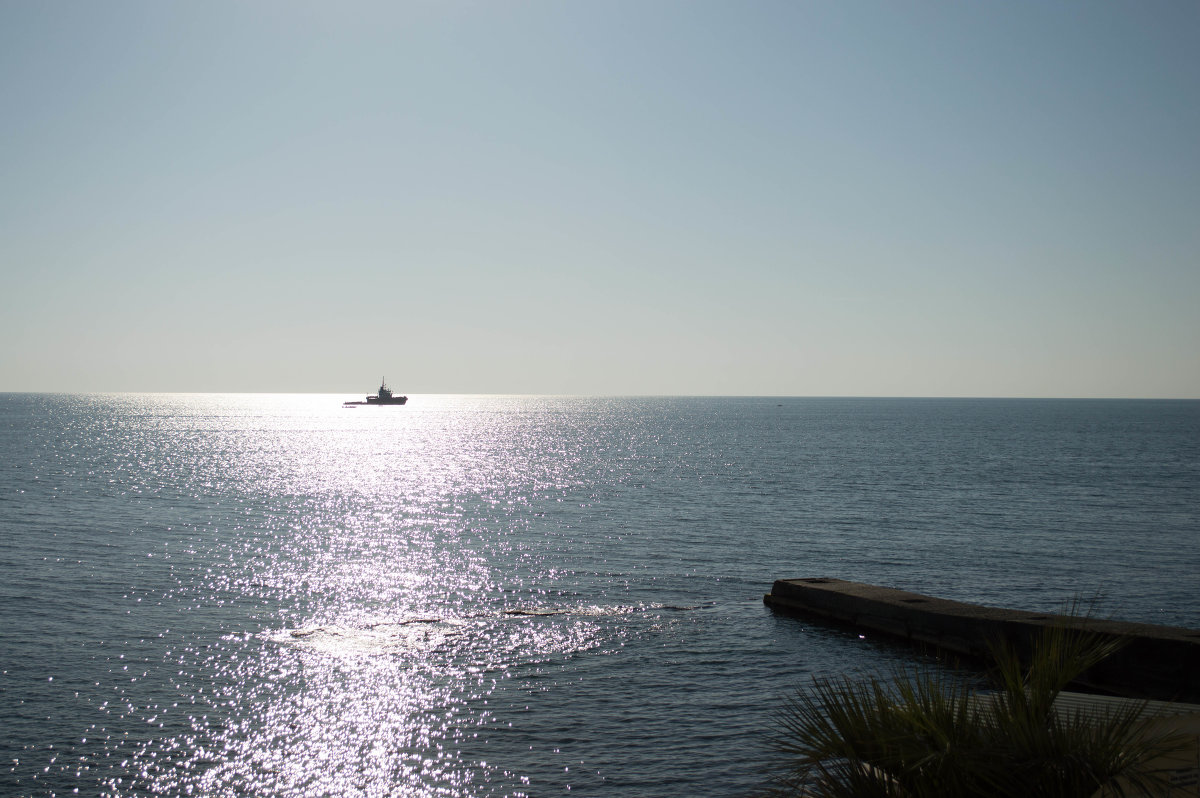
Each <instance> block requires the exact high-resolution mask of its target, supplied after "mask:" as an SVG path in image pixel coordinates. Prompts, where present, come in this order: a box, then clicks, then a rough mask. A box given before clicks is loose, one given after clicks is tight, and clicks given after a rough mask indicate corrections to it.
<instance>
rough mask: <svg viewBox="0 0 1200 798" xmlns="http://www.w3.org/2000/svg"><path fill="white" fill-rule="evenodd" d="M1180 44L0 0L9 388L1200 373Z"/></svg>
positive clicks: (880, 387)
mask: <svg viewBox="0 0 1200 798" xmlns="http://www.w3.org/2000/svg"><path fill="white" fill-rule="evenodd" d="M1198 40H1200V4H1197V3H1193V2H1183V1H1182V0H1180V1H1179V2H1144V3H1143V2H1136V3H1135V2H1107V0H1097V1H1096V2H1077V3H1065V2H1064V3H1047V2H1043V0H1037V1H1036V2H1023V1H1022V0H1015V1H1011V2H1010V1H1007V0H1006V1H1005V2H971V3H964V2H957V1H955V2H894V0H887V2H869V1H867V0H863V2H858V1H857V0H855V1H854V2H824V1H822V2H817V1H816V0H812V1H811V2H810V1H808V0H786V1H781V2H758V1H756V0H747V1H745V2H743V0H737V1H736V2H734V1H733V0H727V1H725V2H708V1H707V0H689V1H688V2H676V1H675V0H654V1H653V2H646V1H645V0H635V1H633V2H628V1H626V0H602V1H600V2H574V1H573V0H569V1H567V0H562V1H559V2H538V1H536V0H535V1H531V2H525V1H523V0H509V1H496V2H467V1H465V0H440V1H439V2H434V1H433V0H413V1H412V2H392V1H390V0H389V1H388V2H363V1H360V0H350V1H349V2H336V3H334V2H292V1H291V0H288V2H282V1H279V2H275V1H271V2H267V1H261V2H259V1H255V0H249V1H243V0H238V1H237V2H231V1H230V0H206V2H203V3H162V2H157V0H144V1H139V2H127V1H126V0H106V2H103V3H80V2H66V1H65V0H47V1H46V2H23V1H22V0H0V342H2V344H0V391H81V392H85V391H216V392H226V391H254V392H259V391H265V392H276V391H278V392H308V391H312V392H333V393H346V394H364V393H368V392H373V390H374V388H375V387H376V385H377V384H378V380H379V378H380V377H381V376H385V375H386V377H387V378H388V382H389V383H390V384H391V386H392V387H393V388H394V389H396V390H397V391H400V392H405V393H410V394H420V393H489V394H494V393H505V394H507V393H519V394H601V395H764V396H765V395H770V396H988V397H993V396H1019V397H1149V398H1200V47H1198V46H1197V41H1198Z"/></svg>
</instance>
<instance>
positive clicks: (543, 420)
mask: <svg viewBox="0 0 1200 798" xmlns="http://www.w3.org/2000/svg"><path fill="white" fill-rule="evenodd" d="M347 398H353V397H345V396H335V395H268V394H263V395H252V394H227V395H218V394H193V395H185V394H91V395H66V394H0V795H3V796H65V795H89V796H142V795H170V796H191V795H194V796H297V797H299V796H380V797H382V796H431V797H432V796H439V797H441V796H444V797H445V798H465V797H466V796H514V797H516V796H565V795H584V796H615V797H617V798H621V797H623V796H629V797H633V796H684V795H687V796H753V795H757V794H760V793H761V791H762V790H763V789H765V788H767V787H769V786H770V785H771V784H772V778H773V774H775V773H777V771H778V768H779V767H780V765H781V760H780V758H779V756H780V755H779V754H778V753H777V750H776V747H775V743H774V741H775V740H776V739H777V736H778V733H779V731H780V728H781V726H780V721H781V717H782V715H781V713H782V712H783V707H784V706H785V705H786V702H787V701H788V700H789V698H790V697H791V696H794V695H796V693H797V691H800V690H804V689H806V687H807V686H809V685H811V684H812V682H813V679H814V678H821V677H828V676H839V675H843V674H845V675H850V676H866V675H871V674H889V673H896V672H899V671H900V670H903V669H906V668H911V667H937V666H936V664H934V663H930V662H925V661H924V660H922V659H921V657H920V656H919V655H918V654H916V653H914V651H912V650H911V649H908V648H906V647H904V646H899V645H895V644H893V643H891V642H889V641H887V640H884V639H879V638H877V637H876V636H875V635H869V634H868V635H864V634H861V633H859V632H857V631H855V630H850V629H844V628H838V627H832V626H827V625H822V624H819V623H814V622H812V621H806V620H803V619H798V618H792V617H786V616H782V615H778V614H776V613H774V612H773V611H771V610H770V609H769V608H767V607H766V606H764V604H763V600H762V597H763V594H764V593H766V592H767V591H769V590H770V587H771V584H772V582H773V581H774V580H776V579H780V578H798V577H836V578H841V579H849V580H857V581H863V582H869V583H874V584H880V585H888V586H892V587H898V588H904V589H907V590H913V591H917V592H921V593H927V594H932V595H935V596H940V597H945V598H952V599H958V600H962V601H970V602H979V603H984V604H990V605H996V606H1004V607H1012V608H1022V609H1031V610H1046V611H1056V610H1062V609H1064V608H1067V607H1069V606H1072V605H1073V604H1074V605H1078V604H1079V603H1080V602H1082V603H1083V604H1084V605H1086V607H1087V609H1088V611H1089V612H1092V613H1093V614H1099V615H1103V616H1105V617H1113V618H1120V619H1124V620H1132V621H1144V622H1151V623H1161V624H1170V625H1177V626H1186V627H1190V628H1200V402H1197V401H1126V400H1007V399H1006V400H990V399H853V398H778V397H766V398H658V397H656V398H612V397H600V398H588V397H547V396H435V395H415V396H411V397H410V399H409V402H408V404H407V405H406V406H403V407H367V406H359V407H350V408H344V407H342V401H343V400H344V399H347Z"/></svg>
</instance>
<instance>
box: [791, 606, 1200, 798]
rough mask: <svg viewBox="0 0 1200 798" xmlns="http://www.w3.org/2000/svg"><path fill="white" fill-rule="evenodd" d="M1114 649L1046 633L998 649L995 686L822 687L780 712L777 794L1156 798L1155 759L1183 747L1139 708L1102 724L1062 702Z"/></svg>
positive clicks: (930, 676) (917, 677)
mask: <svg viewBox="0 0 1200 798" xmlns="http://www.w3.org/2000/svg"><path fill="white" fill-rule="evenodd" d="M1116 647H1117V646H1116V645H1115V644H1113V643H1111V642H1106V641H1103V640H1101V639H1099V638H1097V637H1096V636H1094V635H1090V634H1087V633H1086V632H1084V631H1081V630H1079V629H1073V628H1064V627H1056V628H1052V629H1048V630H1046V632H1045V633H1044V634H1042V635H1041V636H1040V637H1038V639H1037V640H1036V641H1034V644H1033V645H1032V647H1031V648H1030V649H1029V650H1028V651H1027V652H1024V653H1023V652H1021V651H1018V649H1016V648H1015V647H1013V646H1011V645H999V646H997V647H996V648H995V649H994V656H995V670H994V682H995V684H994V687H993V688H992V689H989V690H982V689H979V687H978V685H976V684H972V683H970V682H968V681H966V680H965V679H963V678H961V677H956V676H955V675H953V674H946V673H938V672H934V671H931V670H923V671H915V672H907V673H902V674H900V675H899V677H898V678H895V679H890V680H883V679H880V678H865V679H854V678H850V677H841V678H832V679H818V680H816V681H815V682H814V684H813V685H812V688H811V689H809V690H807V691H804V692H801V693H799V694H798V695H797V696H796V697H795V698H794V699H793V700H792V701H790V702H789V703H788V704H787V705H786V707H785V708H784V711H783V713H782V714H781V717H780V723H781V728H780V730H779V734H778V736H777V740H776V742H777V747H778V748H779V750H780V751H781V752H782V753H784V754H785V755H786V757H787V760H788V769H787V771H786V773H785V774H784V775H783V777H782V778H781V779H780V789H779V790H778V792H779V794H781V795H794V796H812V797H813V798H850V797H851V796H853V797H854V798H947V796H963V797H964V798H965V797H967V796H1012V797H1013V798H1043V797H1045V798H1074V797H1076V796H1078V798H1090V797H1091V796H1094V795H1096V794H1097V792H1098V791H1100V790H1101V789H1102V788H1103V789H1104V790H1106V792H1105V793H1104V795H1106V796H1107V795H1112V796H1127V795H1128V796H1134V795H1153V794H1156V793H1157V792H1159V791H1161V790H1162V788H1163V787H1164V786H1165V781H1164V779H1163V777H1162V775H1161V774H1159V773H1155V772H1154V771H1153V770H1152V769H1151V768H1152V764H1151V763H1152V762H1153V761H1154V760H1156V759H1159V758H1160V757H1162V756H1164V755H1165V754H1168V753H1171V752H1174V751H1178V750H1180V747H1181V746H1182V745H1184V744H1185V741H1186V739H1185V738H1181V737H1179V736H1170V737H1166V736H1158V737H1154V736H1148V735H1146V733H1145V728H1144V724H1143V722H1142V721H1141V720H1140V715H1141V712H1142V709H1143V707H1144V705H1142V704H1139V703H1137V702H1131V703H1130V704H1128V705H1126V706H1123V707H1122V708H1120V709H1118V710H1113V711H1110V712H1106V713H1104V714H1103V715H1101V716H1099V717H1097V716H1096V715H1095V714H1094V713H1093V714H1087V713H1083V712H1081V711H1063V710H1061V709H1060V708H1057V707H1056V706H1055V703H1054V702H1055V699H1056V698H1057V697H1058V695H1059V693H1060V692H1061V691H1062V690H1063V688H1065V687H1066V686H1067V685H1068V684H1069V683H1070V682H1072V681H1073V680H1074V679H1076V678H1077V677H1078V676H1080V675H1081V674H1083V673H1084V672H1085V671H1087V670H1088V669H1089V668H1091V667H1092V666H1094V665H1095V664H1097V663H1098V662H1100V661H1101V660H1103V659H1104V658H1105V657H1107V656H1109V655H1110V654H1111V653H1113V651H1115V650H1116Z"/></svg>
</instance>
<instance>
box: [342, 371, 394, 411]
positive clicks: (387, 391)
mask: <svg viewBox="0 0 1200 798" xmlns="http://www.w3.org/2000/svg"><path fill="white" fill-rule="evenodd" d="M407 401H408V397H407V396H396V395H395V394H393V393H392V389H391V388H389V387H387V377H384V378H383V379H382V380H380V381H379V393H377V394H375V395H374V396H368V397H366V401H363V402H342V407H357V406H358V405H372V406H374V405H402V404H404V403H405V402H407Z"/></svg>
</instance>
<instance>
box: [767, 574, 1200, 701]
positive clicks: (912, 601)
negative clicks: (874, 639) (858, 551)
mask: <svg viewBox="0 0 1200 798" xmlns="http://www.w3.org/2000/svg"><path fill="white" fill-rule="evenodd" d="M763 600H764V602H765V603H766V604H767V605H768V606H770V607H771V608H773V609H775V610H777V611H780V612H784V613H790V614H798V615H808V616H814V617H818V618H822V619H824V620H828V621H834V622H837V623H842V624H849V625H852V626H854V627H856V628H859V629H867V630H871V631H874V632H880V633H883V634H885V635H889V636H891V637H895V638H899V639H902V640H907V641H909V642H911V643H915V644H918V645H926V646H931V647H933V648H936V649H939V650H941V651H943V652H950V653H953V654H958V655H961V656H963V657H967V658H970V659H982V660H986V659H987V658H988V656H989V653H990V646H991V645H992V644H993V641H996V640H1001V639H1003V640H1008V641H1010V642H1011V643H1013V644H1015V645H1017V646H1027V645H1029V644H1030V643H1031V642H1032V641H1033V640H1034V639H1035V638H1036V637H1037V635H1038V634H1039V633H1041V632H1042V631H1043V630H1044V629H1046V628H1047V627H1051V626H1056V625H1067V626H1070V627H1072V628H1083V629H1086V630H1087V631H1089V632H1092V633H1095V634H1097V635H1100V636H1102V637H1106V638H1117V639H1120V640H1121V641H1122V642H1123V643H1124V647H1123V648H1121V650H1120V651H1118V652H1117V653H1116V654H1114V655H1113V656H1112V657H1110V658H1109V659H1107V660H1105V661H1104V662H1103V663H1101V664H1100V665H1098V666H1097V667H1095V668H1093V669H1092V671H1090V672H1089V673H1088V674H1086V677H1085V679H1084V680H1083V684H1085V685H1086V686H1088V687H1092V688H1095V689H1099V690H1104V691H1108V692H1113V693H1116V694H1118V695H1125V696H1131V697H1137V698H1154V699H1159V700H1165V701H1189V702H1200V630H1195V629H1183V628H1180V627H1174V626H1156V625H1153V624H1143V623H1127V622H1124V621H1110V620H1102V619H1093V618H1084V619H1081V618H1077V617H1073V616H1066V615H1056V614H1052V613H1041V612H1026V611H1023V610H1008V609H1000V608H998V607H985V606H981V605H978V604H966V603H963V602H960V601H950V600H948V599H940V598H935V597H933V596H924V595H921V594H920V593H909V592H907V591H904V590H896V589H894V588H888V587H879V586H878V585H867V584H863V583H861V582H847V581H844V580H841V579H828V578H811V579H780V580H778V581H777V582H775V584H774V586H772V588H771V592H770V593H768V594H767V595H766V596H764V598H763Z"/></svg>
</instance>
